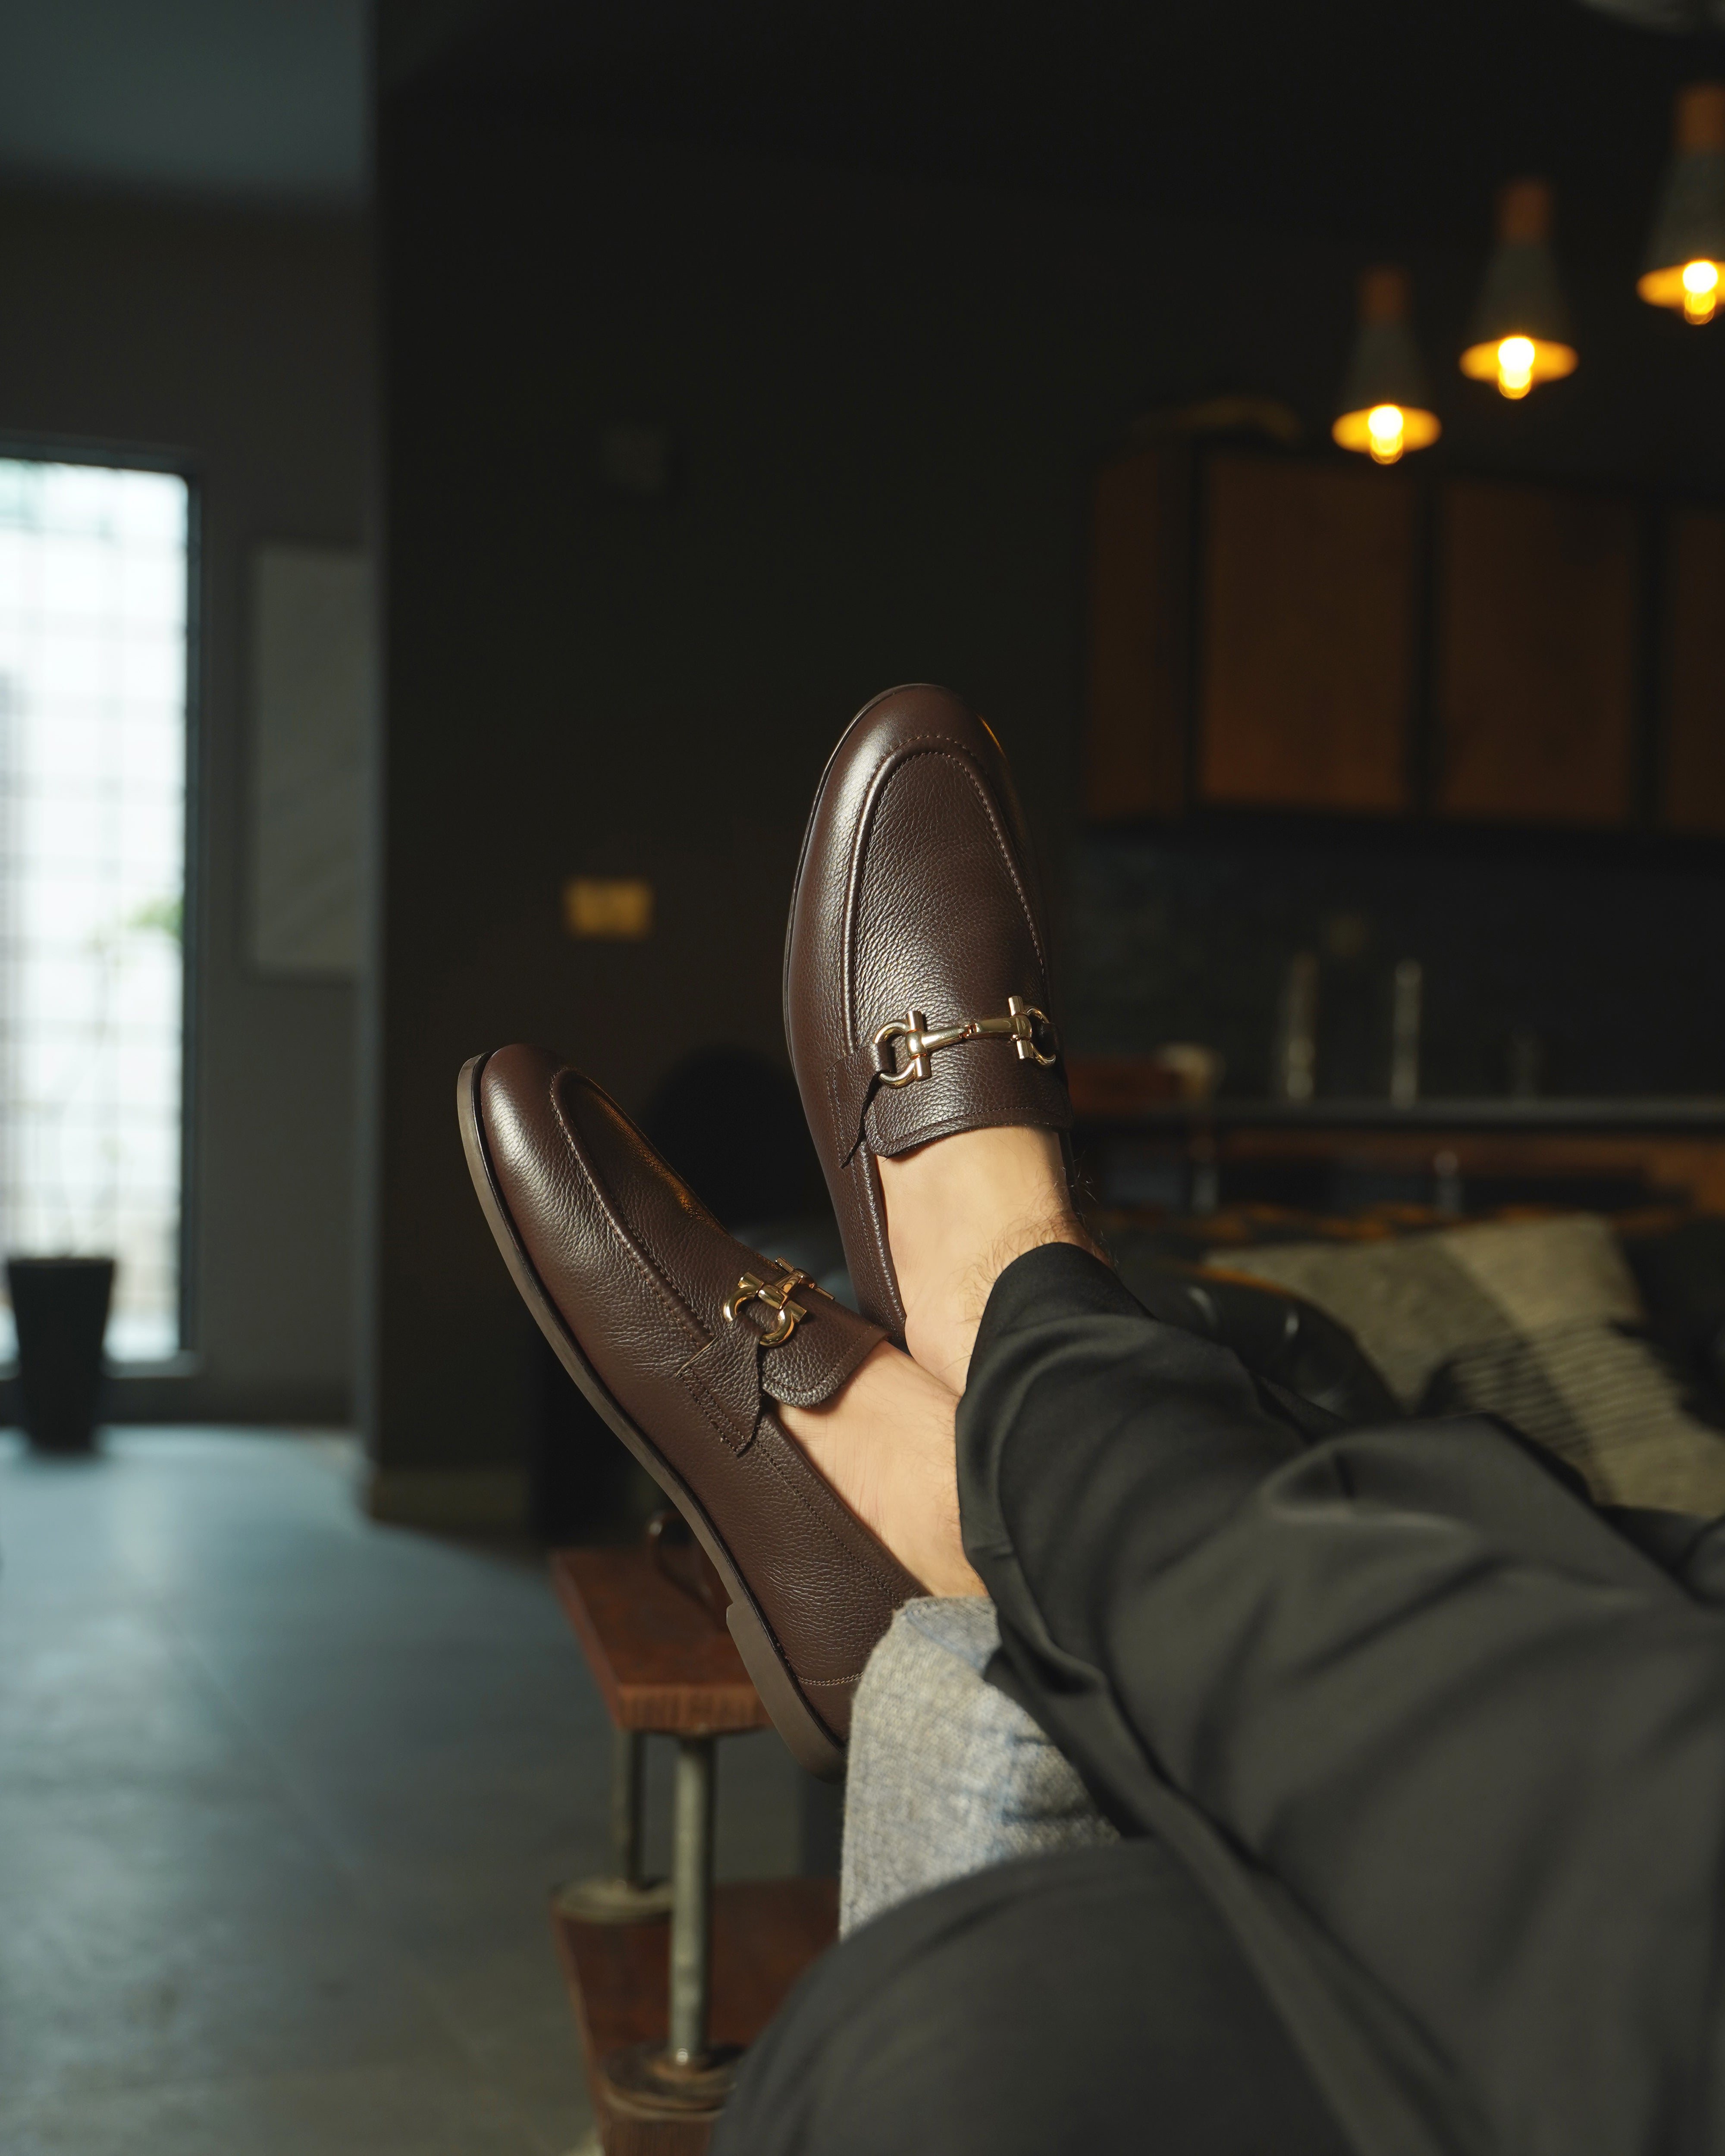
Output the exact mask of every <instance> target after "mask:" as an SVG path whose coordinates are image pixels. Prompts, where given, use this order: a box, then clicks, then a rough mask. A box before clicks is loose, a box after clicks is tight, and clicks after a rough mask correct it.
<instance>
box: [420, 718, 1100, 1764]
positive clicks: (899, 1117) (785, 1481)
mask: <svg viewBox="0 0 1725 2156" xmlns="http://www.w3.org/2000/svg"><path fill="white" fill-rule="evenodd" d="M784 1008H785V1032H786V1036H787V1039H788V1044H789V1048H790V1054H791V1061H792V1065H793V1068H794V1070H795V1071H796V1075H797V1082H798V1086H799V1088H800V1090H801V1092H802V1097H803V1108H804V1111H805V1112H806V1114H807V1115H808V1117H809V1127H810V1128H811V1130H812V1131H813V1132H814V1139H815V1143H816V1147H817V1148H818V1150H819V1154H820V1159H821V1164H822V1167H823V1168H824V1170H825V1173H826V1178H827V1185H828V1188H829V1190H830V1192H831V1193H832V1199H833V1204H834V1210H835V1211H836V1213H837V1214H838V1219H839V1229H840V1233H841V1235H842V1236H843V1239H844V1244H845V1257H846V1259H847V1260H848V1262H849V1265H850V1277H851V1281H852V1283H853V1286H854V1288H855V1294H856V1297H857V1301H858V1303H859V1305H860V1309H861V1311H862V1313H863V1314H862V1315H861V1316H860V1317H859V1316H858V1315H857V1314H856V1313H855V1312H852V1311H850V1310H848V1309H846V1308H845V1306H844V1305H842V1304H841V1303H839V1302H837V1301H834V1300H833V1299H832V1298H831V1297H830V1296H827V1295H825V1294H824V1293H823V1292H822V1291H820V1290H819V1288H818V1287H816V1286H814V1283H813V1282H812V1281H809V1279H807V1278H806V1277H805V1276H803V1275H802V1274H801V1273H799V1272H798V1271H797V1270H795V1269H794V1268H792V1267H788V1266H786V1265H781V1264H779V1263H778V1262H776V1261H775V1260H771V1259H768V1258H765V1257H762V1256H761V1255H759V1254H758V1253H757V1252H755V1251H753V1250H747V1249H746V1248H744V1246H743V1245H742V1244H740V1243H737V1242H735V1241H733V1240H732V1238H731V1237H730V1236H729V1235H727V1234H726V1232H725V1230H724V1229H723V1228H722V1227H721V1226H720V1224H719V1223H718V1222H717V1221H716V1220H715V1219H713V1217H712V1216H711V1214H709V1213H708V1212H707V1211H706V1208H705V1207H704V1206H702V1205H701V1203H700V1201H699V1199H696V1197H695V1196H694V1194H693V1193H691V1191H690V1190H689V1189H688V1188H686V1186H685V1184H683V1183H681V1182H680V1181H679V1179H678V1178H677V1177H676V1176H675V1173H673V1172H672V1170H671V1169H670V1168H668V1167H667V1166H666V1164H665V1163H664V1162H663V1161H662V1160H660V1158H659V1157H658V1155H657V1154H656V1153H655V1152H654V1151H653V1149H652V1147H650V1146H649V1144H648V1143H647V1142H646V1140H645V1139H644V1137H642V1136H641V1134H640V1132H639V1131H638V1130H636V1128H635V1127H634V1125H633V1124H632V1123H631V1122H629V1119H628V1117H627V1116H624V1114H623V1112H622V1111H621V1110H620V1109H619V1108H618V1107H617V1106H616V1105H615V1104H614V1102H613V1101H611V1100H609V1099H608V1097H607V1096H606V1095H605V1094H604V1093H603V1092H602V1091H600V1090H599V1088H598V1086H595V1085H594V1084H593V1082H592V1081H591V1080H589V1079H588V1078H586V1077H583V1075H582V1074H581V1073H580V1072H578V1071H576V1070H568V1069H567V1068H559V1067H558V1065H557V1062H556V1060H555V1059H554V1058H552V1057H551V1056H549V1055H545V1054H544V1053H542V1051H541V1050H536V1049H531V1048H520V1047H516V1048H505V1049H500V1050H498V1051H497V1052H496V1053H495V1055H484V1056H476V1057H475V1059H474V1060H472V1061H471V1062H470V1063H469V1064H468V1065H466V1067H465V1069H464V1070H463V1071H462V1073H461V1083H460V1094H459V1105H460V1117H461V1129H462V1137H463V1142H464V1143H465V1147H466V1151H467V1158H468V1164H469V1167H470V1169H471V1172H472V1174H473V1179H474V1187H475V1189H476V1190H477V1192H478V1193H479V1199H480V1205H481V1206H482V1207H483V1209H484V1210H485V1217H486V1219H487V1220H488V1221H489V1222H490V1226H491V1232H492V1234H493V1235H495V1237H496V1239H497V1245H498V1247H499V1249H500V1250H501V1251H502V1253H503V1256H504V1259H505V1261H506V1264H507V1265H508V1266H509V1269H510V1271H511V1274H512V1275H513V1276H514V1278H515V1281H516V1286H518V1287H519V1288H520V1290H521V1294H522V1296H524V1297H525V1298H526V1303H527V1306H528V1307H529V1309H530V1310H531V1312H533V1315H534V1317H536V1319H537V1321H538V1323H539V1326H540V1327H541V1329H542V1332H544V1334H545V1336H546V1337H547V1339H548V1340H549V1341H550V1342H551V1344H552V1347H553V1348H554V1349H555V1350H556V1351H557V1355H558V1357H559V1358H560V1359H561V1360H562V1363H563V1365H564V1367H565V1368H567V1370H568V1372H569V1373H570V1375H571V1376H572V1378H574V1380H575V1382H576V1383H577V1384H578V1386H579V1387H580V1388H581V1389H582V1391H583V1393H584V1394H586V1395H587V1397H588V1399H589V1400H590V1401H591V1402H592V1403H593V1406H594V1407H595V1408H596V1409H598V1412H599V1413H600V1414H602V1415H603V1417H604V1419H605V1420H606V1421H607V1422H608V1424H610V1426H611V1428H612V1429H613V1430H614V1431H615V1432H616V1433H617V1435H618V1436H619V1438H621V1440H623V1442H624V1444H625V1445H627V1446H628V1447H629V1450H630V1451H631V1452H633V1453H634V1455H635V1457H636V1458H637V1459H638V1460H639V1461H640V1462H641V1464H642V1465H643V1466H644V1467H645V1468H646V1469H647V1470H648V1471H649V1473H650V1474H651V1475H652V1476H653V1477H654V1479H655V1481H657V1482H658V1484H659V1485H660V1488H661V1489H662V1490H664V1491H665V1494H666V1496H668V1497H670V1500H671V1501H672V1502H673V1503H674V1504H675V1506H676V1507H677V1508H678V1510H679V1511H680V1512H681V1513H682V1515H683V1517H685V1519H686V1520H687V1521H688V1522H689V1525H690V1527H691V1528H692V1529H693V1530H694V1532H695V1534H696V1537H697V1538H698V1539H699V1541H700V1542H701V1546H702V1547H703V1548H705V1550H706V1553H707V1555H708V1556H709V1557H710V1558H711V1559H712V1561H713V1563H714V1564H715V1565H716V1568H718V1572H719V1575H720V1577H721V1579H722V1581H723V1583H724V1585H725V1589H726V1593H727V1594H729V1596H730V1598H731V1601H730V1609H729V1611H728V1614H727V1622H728V1623H729V1625H730V1628H731V1631H732V1636H733V1637H734V1638H735V1640H736V1641H737V1647H738V1649H739V1650H740V1651H741V1653H742V1658H743V1661H745V1663H747V1666H748V1670H749V1674H750V1676H752V1678H753V1679H754V1681H755V1684H756V1686H757V1689H758V1690H759V1691H760V1694H761V1697H762V1700H763V1702H765V1704H766V1706H767V1708H768V1712H770V1713H771V1715H772V1717H773V1722H774V1723H775V1724H776V1726H777V1727H778V1731H779V1733H780V1735H781V1736H782V1737H783V1738H784V1740H785V1742H786V1743H787V1744H788V1745H789V1747H790V1748H791V1750H792V1752H793V1753H795V1755H796V1757H797V1758H798V1759H800V1760H801V1761H802V1763H803V1765H804V1766H806V1767H809V1768H811V1769H812V1770H813V1771H814V1772H815V1773H817V1774H834V1773H836V1772H837V1771H838V1770H839V1767H840V1765H841V1764H842V1761H843V1757H844V1746H845V1737H846V1734H847V1732H848V1730H849V1727H850V1701H851V1695H852V1693H853V1692H854V1691H855V1686H856V1681H857V1679H858V1678H859V1677H860V1676H861V1674H862V1668H863V1665H864V1663H865V1661H867V1659H868V1656H869V1653H870V1650H871V1649H872V1648H873V1646H874V1645H875V1641H876V1640H878V1639H879V1638H880V1635H881V1634H882V1633H883V1632H884V1631H885V1630H886V1626H887V1625H888V1624H889V1622H890V1621H891V1616H892V1613H893V1611H894V1610H895V1609H896V1608H897V1607H898V1605H899V1604H901V1602H904V1601H906V1600H907V1599H909V1598H910V1597H911V1596H912V1595H915V1594H921V1593H922V1592H923V1591H924V1590H923V1589H922V1586H921V1585H920V1584H919V1583H918V1582H917V1581H916V1579H914V1578H911V1575H910V1573H907V1572H906V1570H905V1568H904V1567H903V1566H902V1565H901V1564H900V1563H898V1561H897V1559H896V1558H894V1557H893V1555H892V1553H891V1551H889V1550H888V1549H887V1548H886V1547H885V1546H884V1545H883V1544H882V1543H880V1541H879V1540H878V1538H877V1537H875V1535H874V1534H872V1533H871V1532H870V1530H869V1529H868V1528H867V1527H865V1526H864V1525H863V1523H862V1522H861V1521H860V1520H859V1519H858V1518H857V1517H855V1514H854V1513H853V1512H851V1511H850V1508H849V1507H847V1506H846V1505H845V1503H844V1501H843V1500H842V1499H841V1498H840V1497H839V1496H838V1495H837V1493H836V1492H835V1491H834V1490H833V1489H832V1488H831V1486H829V1484H828V1483H827V1482H826V1481H824V1478H823V1477H822V1476H820V1475H819V1473H818V1472H817V1471H816V1470H815V1469H814V1466H812V1465H811V1464H810V1462H809V1459H808V1457H807V1455H805V1454H804V1453H803V1451H802V1450H801V1449H800V1447H799V1446H798V1445H796V1444H795V1442H794V1441H793V1440H792V1439H791V1438H789V1437H788V1435H786V1433H785V1431H784V1430H783V1426H782V1424H781V1423H780V1420H779V1418H778V1414H777V1413H776V1411H775V1410H776V1408H777V1407H778V1405H781V1404H793V1405H797V1406H803V1407H812V1406H816V1405H819V1404H820V1403H821V1402H822V1401H824V1400H827V1399H830V1398H831V1397H832V1396H833V1394H834V1393H835V1392H837V1391H838V1389H839V1387H840V1386H841V1385H842V1384H843V1383H845V1379H846V1378H849V1377H850V1374H851V1373H852V1372H853V1371H854V1370H855V1369H856V1368H857V1367H858V1366H859V1364H860V1363H862V1361H863V1360H864V1358H865V1357H866V1356H867V1355H868V1354H869V1353H870V1352H871V1351H872V1350H873V1349H874V1348H875V1347H876V1346H877V1345H878V1344H879V1343H880V1341H881V1340H883V1339H884V1338H887V1337H892V1338H894V1339H900V1340H901V1339H902V1336H903V1330H904V1316H905V1314H904V1306H903V1304H902V1302H901V1299H900V1296H899V1291H898V1283H897V1280H896V1275H895V1273H894V1270H893V1265H892V1256H891V1250H890V1248H889V1246H888V1243H887V1236H886V1208H885V1204H884V1201H883V1198H882V1194H881V1188H880V1173H879V1171H878V1169H877V1168H876V1167H875V1161H876V1160H877V1159H878V1158H880V1157H882V1156H886V1157H887V1158H891V1157H892V1156H894V1155H896V1154H898V1153H901V1152H908V1151H909V1150H910V1149H911V1147H915V1146H919V1145H925V1144H927V1143H928V1142H930V1141H931V1140H932V1139H934V1138H939V1137H947V1136H949V1135H951V1134H952V1132H957V1131H966V1130H978V1129H982V1128H985V1127H989V1126H995V1125H1004V1124H1032V1125H1038V1126H1041V1127H1046V1128H1049V1129H1052V1130H1064V1129H1065V1127H1067V1125H1068V1124H1069V1122H1070V1107H1069V1106H1068V1102H1067V1097H1066V1088H1065V1077H1064V1074H1063V1072H1062V1070H1061V1067H1060V1045H1059V1040H1058V1037H1057V1035H1056V1034H1055V1028H1054V1025H1053V1023H1052V1021H1051V1020H1050V1018H1049V1017H1048V1015H1047V1012H1048V1008H1049V990H1048V962H1047V952H1046V947H1045V941H1044V937H1043V932H1042V926H1041V920H1040V911H1039V908H1038V905H1037V900H1036V895H1035V890H1034V884H1033V881H1032V879H1031V874H1030V866H1029V848H1028V845H1027V844H1026V840H1025V835H1024V825H1023V819H1022V818H1021V815H1020V814H1019V806H1018V802H1017V798H1016V797H1015V795H1014V791H1013V785H1012V779H1011V776H1010V773H1009V771H1008V769H1007V766H1006V760H1005V758H1004V756H1003V755H1002V754H1001V752H1000V748H999V743H998V742H996V741H995V739H994V737H993V735H992V734H991V733H990V732H989V731H988V728H987V726H984V725H983V722H982V721H981V720H979V719H978V718H977V717H976V716H974V715H973V713H972V712H970V711H968V710H967V709H966V707H965V706H964V705H963V703H962V702H961V701H959V700H958V699H957V697H955V696H951V695H949V694H948V693H947V691H946V690H941V689H933V688H908V689H897V690H892V691H891V692H890V693H889V694H887V695H886V696H881V697H878V698H877V699H876V700H875V701H874V702H873V703H872V704H870V705H868V706H865V709H864V710H863V711H861V712H860V714H859V716H857V717H856V718H855V720H854V721H852V722H851V724H850V727H849V728H848V729H847V730H846V731H845V735H844V737H843V738H842V739H841V740H840V742H839V746H838V747H837V748H836V749H835V750H834V752H833V755H832V757H831V758H830V759H829V762H828V764H827V767H826V770H825V773H824V774H823V777H822V779H821V783H820V786H819V790H818V792H817V793H816V795H815V800H814V812H813V814H812V815H811V817H810V819H809V830H808V834H807V836H806V838H805V839H804V841H803V854H802V859H801V861H800V863H799V865H798V871H797V880H796V885H795V888H794V891H793V896H792V901H791V917H790V927H789V932H788V936H787V938H786V942H785V966H784Z"/></svg>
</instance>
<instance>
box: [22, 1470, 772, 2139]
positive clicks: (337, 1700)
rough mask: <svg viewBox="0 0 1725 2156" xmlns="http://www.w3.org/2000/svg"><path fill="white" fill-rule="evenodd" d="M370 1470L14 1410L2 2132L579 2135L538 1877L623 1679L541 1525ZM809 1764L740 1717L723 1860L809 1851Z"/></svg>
mask: <svg viewBox="0 0 1725 2156" xmlns="http://www.w3.org/2000/svg"><path fill="white" fill-rule="evenodd" d="M357 1476H358V1460H357V1454H356V1451H355V1450H354V1448H353V1447H352V1445H350V1444H348V1443H347V1442H346V1441H344V1440H338V1439H328V1438H315V1437H294V1436H283V1435H264V1434H260V1433H254V1432H243V1431H228V1432H218V1431H208V1430H197V1431H192V1430H180V1431H151V1432H141V1431H131V1432H111V1433H110V1434H109V1435H108V1437H107V1440H106V1443H105V1455H104V1457H103V1458H102V1459H100V1460H97V1461H93V1462H89V1463H59V1462H44V1461H41V1460H33V1459H31V1458H29V1457H28V1456H26V1455H23V1453H22V1452H21V1451H20V1450H18V1449H17V1448H16V1446H15V1445H13V1441H12V1440H9V1439H0V2149H3V2150H4V2151H5V2152H6V2156H382V2153H383V2152H390V2156H394V2152H402V2156H409V2152H411V2156H563V2152H565V2151H567V2150H570V2149H571V2148H573V2147H575V2146H576V2145H578V2144H579V2143H582V2142H583V2140H584V2139H585V2138H586V2136H587V2133H588V2128H589V2126H590V2114H589V2112H588V2106H587V2100H586V2097H585V2093H584V2091H583V2085H582V2078H581V2071H580V2066H579V2061H578V2051H577V2046H576V2040H575V2035H574V2030H573V2028H572V2024H571V2021H570V2019H569V2013H568V2008H567V2002H566V1999H565V1997H564V1994H563V1990H562V1984H561V1981H560V1979H559V1978H558V1975H557V1968H556V1963H555V1962H554V1959H553V1957H552V1946H551V1940H550V1935H549V1929H548V1926H547V1920H546V1900H547V1892H548V1890H549V1889H550V1888H551V1887H552V1886H553V1885H554V1884H555V1883H556V1882H557V1881H561V1880H563V1879H566V1878H569V1877H572V1876H578V1875H579V1874H581V1873H583V1872H586V1871H599V1870H602V1869H603V1868H604V1859H605V1826H606V1789H607V1777H608V1763H609V1732H608V1724H607V1722H606V1720H605V1717H604V1713H603V1708H602V1707H601V1706H600V1703H599V1701H598V1696H597V1694H596V1693H595V1691H593V1686H592V1685H591V1684H590V1682H589V1681H588V1677H587V1674H586V1671H585V1670H584V1668H583V1665H582V1662H581V1659H580V1655H579V1654H578V1650H577V1649H576V1646H575V1645H574V1642H573V1640H572V1638H571V1637H570V1635H569V1634H568V1632H567V1629H566V1627H565V1625H564V1624H563V1621H562V1617H561V1616H560V1614H558V1611H557V1607H556V1604H554V1602H553V1600H552V1597H551V1594H550V1591H549V1589H548V1587H547V1584H546V1581H545V1577H544V1570H543V1565H542V1561H541V1560H540V1559H539V1558H537V1557H536V1555H533V1554H532V1553H526V1552H509V1551H504V1550H497V1549H490V1548H485V1547H482V1546H475V1545H471V1544H463V1543H453V1542H447V1541H439V1540H434V1539H432V1538H430V1537H425V1536H421V1535H416V1534H411V1533H408V1532H403V1531H401V1530H399V1529H393V1528H385V1527H375V1526H372V1525H371V1524H370V1523H368V1522H367V1521H365V1520H364V1519H363V1517H362V1516H361V1514H360V1512H359V1510H358V1507H357V1503H356V1501H355V1491H356V1488H357ZM652 1749H653V1751H654V1752H655V1753H662V1752H665V1750H667V1748H665V1747H664V1746H662V1745H660V1744H657V1743H655V1745H654V1746H653V1747H652ZM668 1768H669V1761H668V1759H666V1758H658V1759H655V1763H654V1779H653V1794H652V1799H651V1801H650V1803H649V1849H655V1848H656V1849H659V1850H661V1851H662V1849H663V1846H664V1842H665V1809H666V1802H667V1797H666V1791H667V1787H668ZM799 1780H800V1778H799V1776H798V1772H797V1770H796V1768H794V1767H793V1765H792V1764H791V1763H790V1761H789V1759H788V1757H787V1756H786V1754H785V1753H784V1752H783V1748H781V1747H780V1746H779V1744H778V1740H777V1739H776V1738H773V1737H772V1736H770V1735H763V1736H757V1737H749V1738H737V1739H734V1740H732V1742H730V1743H727V1744H726V1747H725V1748H724V1753H723V1755H722V1762H721V1770H720V1794H719V1815H720V1829H719V1868H720V1870H721V1873H722V1874H725V1875H728V1876H750V1875H756V1876H765V1875H768V1874H772V1873H779V1872H787V1871H793V1870H795V1869H796V1854H797V1848H798V1801H799V1799H798V1787H799Z"/></svg>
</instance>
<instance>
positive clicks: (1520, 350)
mask: <svg viewBox="0 0 1725 2156" xmlns="http://www.w3.org/2000/svg"><path fill="white" fill-rule="evenodd" d="M1534 356H1535V355H1534V351H1533V340H1532V337H1524V336H1507V337H1505V339H1504V340H1503V341H1502V344H1501V345H1499V346H1498V347H1497V388H1498V393H1499V394H1500V395H1501V396H1504V397H1525V396H1526V395H1527V392H1528V391H1529V390H1530V389H1531V388H1532V387H1533V360H1534Z"/></svg>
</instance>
